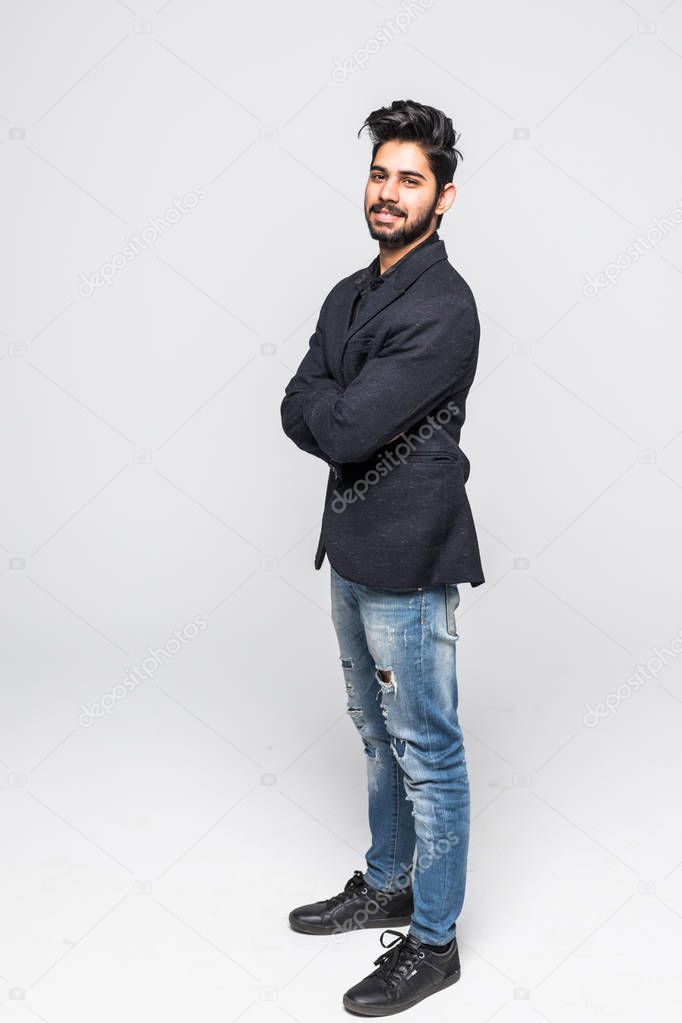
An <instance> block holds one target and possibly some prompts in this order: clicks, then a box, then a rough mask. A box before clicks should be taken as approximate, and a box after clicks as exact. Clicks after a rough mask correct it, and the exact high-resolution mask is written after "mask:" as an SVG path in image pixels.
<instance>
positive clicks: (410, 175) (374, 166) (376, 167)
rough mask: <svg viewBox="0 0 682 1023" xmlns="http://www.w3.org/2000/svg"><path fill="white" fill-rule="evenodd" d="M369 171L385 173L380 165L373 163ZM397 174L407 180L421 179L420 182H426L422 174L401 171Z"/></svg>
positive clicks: (384, 169)
mask: <svg viewBox="0 0 682 1023" xmlns="http://www.w3.org/2000/svg"><path fill="white" fill-rule="evenodd" d="M369 169H370V171H373V170H379V171H383V172H384V174H385V173H386V168H385V167H382V166H381V164H380V163H373V164H372V166H371V167H370V168H369ZM398 174H402V175H403V177H407V178H421V179H422V181H426V176H425V175H424V174H420V173H419V171H412V170H401V171H398Z"/></svg>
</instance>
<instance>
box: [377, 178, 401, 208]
mask: <svg viewBox="0 0 682 1023" xmlns="http://www.w3.org/2000/svg"><path fill="white" fill-rule="evenodd" d="M397 191H398V190H397V187H396V183H395V181H392V180H391V178H389V177H387V178H386V179H385V180H384V181H383V183H382V185H381V189H380V191H379V200H380V201H381V202H385V203H393V204H394V205H396V204H397V202H398V195H397Z"/></svg>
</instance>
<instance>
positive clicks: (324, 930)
mask: <svg viewBox="0 0 682 1023" xmlns="http://www.w3.org/2000/svg"><path fill="white" fill-rule="evenodd" d="M409 923H412V917H411V916H393V917H384V918H383V919H382V920H368V921H367V923H366V924H355V925H354V926H353V927H344V926H343V925H341V926H340V927H325V926H323V925H322V924H302V923H301V922H300V920H296V919H295V917H291V916H290V917H289V924H290V926H291V928H292V930H294V931H298V932H299V934H345V933H346V932H347V931H366V930H368V929H369V928H371V927H405V925H406V924H409Z"/></svg>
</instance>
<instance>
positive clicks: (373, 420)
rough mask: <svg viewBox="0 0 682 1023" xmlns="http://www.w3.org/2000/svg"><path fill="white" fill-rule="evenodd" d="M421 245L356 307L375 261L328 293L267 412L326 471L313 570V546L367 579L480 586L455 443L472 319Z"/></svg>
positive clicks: (474, 335) (471, 348) (454, 279)
mask: <svg viewBox="0 0 682 1023" xmlns="http://www.w3.org/2000/svg"><path fill="white" fill-rule="evenodd" d="M428 241H429V243H428V244H425V243H421V244H420V245H418V246H415V248H414V249H411V250H410V252H408V253H407V254H406V256H404V257H403V258H402V259H400V260H399V261H398V262H397V263H396V264H394V266H393V267H392V268H391V270H390V272H387V274H386V275H384V278H383V280H382V283H381V286H379V287H374V288H373V289H372V290H370V291H369V293H367V294H366V297H365V298H364V299H363V300H362V301H361V302H360V304H359V306H356V299H357V296H358V290H359V289H362V290H365V289H366V285H367V280H368V277H367V275H368V273H369V272H370V270H371V267H372V266H374V267H376V265H377V264H376V260H375V261H373V263H372V264H370V267H365V268H363V269H362V270H360V271H356V272H355V273H353V274H351V275H349V276H348V277H344V278H343V280H341V281H339V282H338V284H336V285H335V286H334V287H333V288H332V290H331V291H330V292H329V294H328V295H327V297H326V298H325V300H324V302H323V304H322V308H321V310H320V315H319V318H318V322H317V327H316V329H315V333H314V334H313V336H312V337H311V339H310V342H309V348H308V352H307V353H306V355H305V357H304V358H303V360H302V362H301V364H300V366H299V368H298V370H297V371H296V374H295V375H294V376H293V377H292V379H291V380H290V381H289V383H288V385H287V387H286V389H285V392H284V399H283V401H282V404H281V409H280V411H281V418H282V427H283V429H284V432H285V433H286V435H287V436H288V437H290V438H291V440H293V441H294V443H295V444H297V445H298V447H300V448H301V449H302V450H303V451H307V452H308V453H309V454H312V455H315V456H316V457H318V458H322V459H324V461H326V462H327V463H328V464H329V466H330V469H329V479H328V482H327V491H326V495H325V504H324V513H323V518H322V528H321V530H320V537H319V543H318V547H317V553H316V555H315V562H314V564H315V568H316V569H319V568H321V566H322V562H323V561H324V555H325V553H326V554H327V556H328V558H329V561H330V564H332V565H333V566H334V568H335V569H336V571H337V572H339V573H340V574H341V575H343V576H345V577H346V578H347V579H351V580H353V581H355V582H359V583H362V584H364V585H366V586H377V587H384V588H388V589H400V590H406V589H416V588H418V587H425V586H436V585H440V584H442V583H463V582H469V583H470V584H471V585H472V586H480V584H481V583H483V582H485V578H484V575H483V569H482V567H481V558H480V552H479V547H478V540H477V537H476V529H475V526H474V520H473V516H472V512H471V507H470V504H469V500H468V497H467V494H466V490H465V483H466V481H467V479H468V478H469V473H470V463H469V459H468V458H467V456H466V455H465V454H464V452H463V451H462V449H461V447H460V446H459V439H460V432H461V428H462V424H463V423H464V419H465V405H466V398H467V394H468V392H469V389H470V387H471V384H472V382H473V379H474V375H475V372H476V363H477V360H478V343H479V337H480V325H479V320H478V313H477V309H476V303H475V301H474V296H473V294H472V292H471V289H470V288H469V285H468V284H467V283H466V281H465V280H464V278H463V277H461V276H460V274H459V273H458V272H457V271H456V270H455V269H454V267H453V266H452V265H451V264H450V262H449V261H448V257H447V252H446V250H445V243H444V242H443V241H442V239H440V238H436V239H435V240H434V239H433V238H432V237H430V238H429V240H428ZM354 307H355V308H357V315H356V316H355V319H354V320H353V322H352V323H351V314H352V311H353V309H354Z"/></svg>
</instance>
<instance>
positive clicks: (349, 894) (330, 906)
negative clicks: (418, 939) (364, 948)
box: [289, 870, 413, 934]
mask: <svg viewBox="0 0 682 1023" xmlns="http://www.w3.org/2000/svg"><path fill="white" fill-rule="evenodd" d="M412 910H413V902H412V888H411V887H410V888H407V889H402V890H401V891H399V892H393V893H389V892H382V891H379V890H378V889H376V888H371V887H370V886H369V885H368V884H366V883H365V878H364V875H363V873H362V871H361V870H356V871H354V872H353V876H352V877H351V878H349V879H348V881H346V885H345V887H344V889H343V891H342V892H339V894H338V895H333V896H332V897H331V898H330V899H323V900H322V901H320V902H312V903H310V904H309V905H307V906H298V907H297V908H296V909H292V911H291V913H289V923H290V924H291V926H292V927H293V929H294V930H295V931H301V932H302V933H303V934H339V933H341V932H343V931H357V930H364V929H365V928H368V927H386V926H387V924H394V925H395V926H397V927H400V926H402V925H404V924H409V922H410V920H411V919H412Z"/></svg>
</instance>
